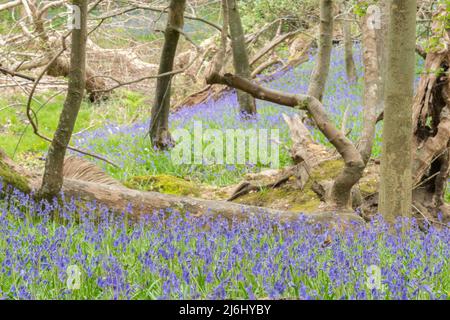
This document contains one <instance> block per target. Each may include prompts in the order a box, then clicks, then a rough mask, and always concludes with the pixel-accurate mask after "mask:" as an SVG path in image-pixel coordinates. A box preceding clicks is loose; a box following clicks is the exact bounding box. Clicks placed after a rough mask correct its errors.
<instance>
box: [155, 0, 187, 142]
mask: <svg viewBox="0 0 450 320" xmlns="http://www.w3.org/2000/svg"><path fill="white" fill-rule="evenodd" d="M185 6H186V0H171V1H170V5H169V11H168V18H167V19H168V20H167V26H166V31H165V33H164V46H163V49H162V52H161V60H160V65H159V74H164V73H168V72H171V71H172V70H173V64H174V60H175V54H176V51H177V46H178V40H179V38H180V30H182V29H183V25H184V16H183V15H184V9H185ZM172 77H173V75H167V76H164V77H160V78H158V80H157V81H156V91H155V102H154V104H153V108H152V114H151V117H152V118H151V122H150V129H149V133H150V138H151V141H152V144H153V146H155V147H157V148H158V149H167V148H168V147H170V146H171V145H172V144H173V140H172V136H171V135H170V132H169V111H170V96H171V94H170V93H171V85H172Z"/></svg>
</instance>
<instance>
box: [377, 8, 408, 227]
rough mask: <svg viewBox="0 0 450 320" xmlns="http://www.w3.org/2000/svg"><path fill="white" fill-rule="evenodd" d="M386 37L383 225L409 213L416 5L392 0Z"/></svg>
mask: <svg viewBox="0 0 450 320" xmlns="http://www.w3.org/2000/svg"><path fill="white" fill-rule="evenodd" d="M390 8H391V9H390V23H389V35H388V43H387V48H388V54H387V56H388V60H387V74H386V87H385V99H384V101H385V106H384V127H383V149H382V160H381V185H380V197H379V200H380V203H379V211H380V213H382V214H383V216H384V217H385V219H386V220H387V221H390V222H393V221H394V220H395V218H396V217H398V216H403V217H409V216H410V215H411V209H412V180H411V175H412V169H411V163H412V108H411V103H412V101H413V95H414V73H415V47H416V9H417V7H416V1H415V0H392V2H391V7H390Z"/></svg>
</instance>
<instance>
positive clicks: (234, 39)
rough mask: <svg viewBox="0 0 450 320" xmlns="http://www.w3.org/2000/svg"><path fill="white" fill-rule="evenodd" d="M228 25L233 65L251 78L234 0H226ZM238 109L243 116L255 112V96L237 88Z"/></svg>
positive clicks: (237, 70) (244, 75) (241, 74)
mask: <svg viewBox="0 0 450 320" xmlns="http://www.w3.org/2000/svg"><path fill="white" fill-rule="evenodd" d="M227 4H228V18H229V26H230V36H231V47H232V49H233V65H234V70H235V72H236V74H237V75H239V76H240V77H242V78H245V79H251V78H252V77H251V71H250V63H249V60H248V55H247V47H246V45H245V34H244V30H243V28H242V22H241V17H240V16H239V9H238V5H237V1H236V0H227ZM237 97H238V101H239V110H240V112H241V113H242V114H243V115H244V116H248V115H253V114H256V104H255V98H253V97H252V96H251V95H250V94H248V93H246V92H243V91H240V90H237Z"/></svg>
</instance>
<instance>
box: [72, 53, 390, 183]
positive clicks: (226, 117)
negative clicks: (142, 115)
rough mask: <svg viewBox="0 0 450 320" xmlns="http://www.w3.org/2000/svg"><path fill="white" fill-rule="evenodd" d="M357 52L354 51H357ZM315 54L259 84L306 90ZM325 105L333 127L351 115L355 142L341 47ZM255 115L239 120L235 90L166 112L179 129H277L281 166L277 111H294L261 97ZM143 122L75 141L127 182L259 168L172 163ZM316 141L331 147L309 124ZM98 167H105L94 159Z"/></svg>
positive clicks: (212, 177)
mask: <svg viewBox="0 0 450 320" xmlns="http://www.w3.org/2000/svg"><path fill="white" fill-rule="evenodd" d="M356 52H359V49H358V50H356ZM314 61H315V58H314V56H312V55H311V57H310V60H309V61H308V62H306V63H304V64H302V65H301V66H300V67H298V68H295V69H293V70H290V71H288V72H287V73H284V74H280V75H275V76H273V77H272V79H273V80H272V81H269V82H266V83H264V85H266V86H268V87H270V88H273V89H278V90H281V91H284V92H290V93H305V92H306V91H307V89H308V84H309V78H310V74H311V71H312V69H313V67H314ZM355 62H356V64H357V66H358V72H359V75H360V77H361V76H362V65H361V57H360V54H359V53H358V54H355ZM324 105H325V106H326V108H327V110H328V111H329V114H330V117H331V118H332V119H333V120H334V122H335V123H336V125H338V126H340V125H341V122H342V120H341V119H342V114H343V113H344V111H345V110H346V108H347V107H348V106H350V109H349V110H350V113H349V117H348V121H347V128H348V129H352V131H351V135H350V136H351V138H352V139H353V140H355V141H356V140H357V139H358V137H359V133H360V132H361V123H362V115H361V110H362V80H360V81H358V82H357V83H356V84H348V83H347V81H346V76H345V67H344V55H343V50H342V49H340V48H337V49H336V50H334V53H333V58H332V63H331V67H330V76H329V81H328V86H327V90H326V93H325V98H324ZM257 108H258V116H257V117H256V118H254V119H252V120H250V121H248V120H247V121H243V120H242V118H241V117H240V116H239V114H238V112H237V110H238V103H237V98H236V94H235V92H234V91H230V92H228V93H227V94H225V95H223V96H222V97H221V98H220V99H218V100H216V101H214V100H212V99H210V100H208V101H206V102H204V103H201V104H198V105H195V106H191V107H185V108H183V109H181V110H180V111H178V112H176V113H173V114H172V115H171V116H170V126H171V130H175V129H177V128H184V129H187V130H191V131H193V130H194V122H196V121H201V122H202V127H203V128H204V129H208V128H211V129H249V128H255V129H278V130H279V132H280V143H281V146H280V166H281V167H283V166H285V165H287V164H289V163H290V161H291V159H290V155H289V151H288V147H289V146H290V145H291V140H290V138H289V131H288V127H287V125H286V124H285V122H284V120H283V117H282V113H285V114H288V115H290V114H293V113H294V112H296V111H294V110H293V109H291V108H288V107H283V106H279V105H275V104H272V103H269V102H265V101H257ZM148 128H149V123H148V122H138V123H135V124H133V125H127V126H118V125H116V124H114V123H110V124H107V125H105V126H104V127H103V128H100V129H97V130H95V131H88V132H85V133H83V134H80V135H78V136H77V137H76V138H75V139H74V144H75V145H77V146H80V147H83V148H84V149H87V150H90V151H93V152H97V153H100V154H104V155H108V156H109V158H110V159H112V160H113V161H114V162H115V163H117V164H118V165H119V167H120V168H112V167H105V169H106V170H107V171H108V172H109V173H110V174H111V175H112V176H114V177H115V178H118V179H121V180H127V179H128V178H129V177H130V176H138V175H154V174H161V173H164V174H172V175H176V176H180V177H189V178H190V179H197V180H199V181H202V182H207V183H210V184H214V185H229V184H233V183H236V182H239V181H240V180H241V179H242V174H244V173H247V172H254V171H259V170H261V168H263V167H264V166H262V165H261V164H259V163H258V164H256V165H255V164H248V165H214V166H203V165H194V164H192V165H174V164H173V163H172V162H171V161H170V153H169V152H156V151H154V150H151V147H150V142H149V138H148V136H147V135H146V133H147V131H148ZM311 131H312V133H313V135H314V137H315V138H316V140H317V141H320V142H322V143H324V144H327V145H330V144H329V143H328V142H327V141H326V138H325V137H324V136H323V135H322V134H321V133H320V132H319V131H318V130H314V129H312V128H311ZM380 134H381V132H380V130H378V132H377V141H378V142H377V143H376V145H375V148H374V154H375V155H378V154H379V151H380V144H379V138H380ZM99 165H101V166H104V164H103V163H101V162H99Z"/></svg>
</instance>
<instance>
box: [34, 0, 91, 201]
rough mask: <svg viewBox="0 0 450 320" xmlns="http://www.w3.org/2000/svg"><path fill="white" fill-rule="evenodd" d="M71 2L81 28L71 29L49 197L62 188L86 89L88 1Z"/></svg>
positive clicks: (44, 192) (46, 181)
mask: <svg viewBox="0 0 450 320" xmlns="http://www.w3.org/2000/svg"><path fill="white" fill-rule="evenodd" d="M72 3H73V4H74V5H76V6H78V7H79V8H80V16H81V17H80V18H81V19H80V20H81V25H80V29H74V30H73V31H72V49H71V53H70V73H69V86H68V91H67V97H66V101H65V102H64V106H63V110H62V111H61V116H60V118H59V123H58V127H57V129H56V132H55V135H54V137H53V141H52V143H51V145H50V148H49V150H48V156H47V160H46V163H45V172H44V177H43V179H42V187H41V190H40V195H41V196H43V197H47V198H48V197H53V196H56V195H57V194H58V193H59V192H60V191H61V187H62V184H63V165H64V157H65V155H66V150H67V146H68V144H69V141H70V138H71V136H72V132H73V128H74V126H75V122H76V120H77V116H78V111H79V110H80V106H81V101H82V99H83V94H84V89H85V81H86V40H87V6H88V1H87V0H73V2H72Z"/></svg>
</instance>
